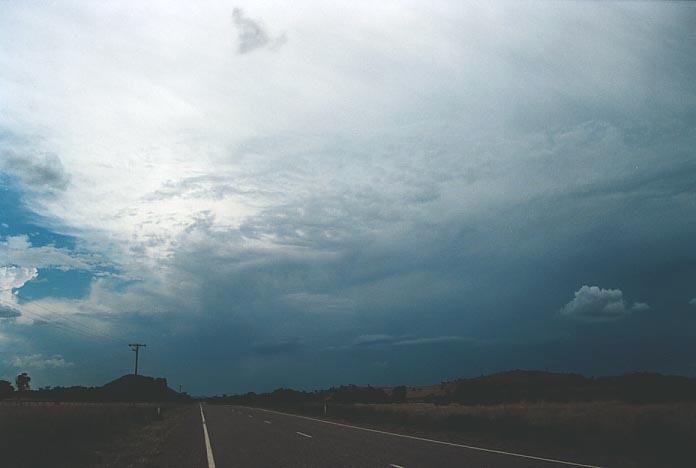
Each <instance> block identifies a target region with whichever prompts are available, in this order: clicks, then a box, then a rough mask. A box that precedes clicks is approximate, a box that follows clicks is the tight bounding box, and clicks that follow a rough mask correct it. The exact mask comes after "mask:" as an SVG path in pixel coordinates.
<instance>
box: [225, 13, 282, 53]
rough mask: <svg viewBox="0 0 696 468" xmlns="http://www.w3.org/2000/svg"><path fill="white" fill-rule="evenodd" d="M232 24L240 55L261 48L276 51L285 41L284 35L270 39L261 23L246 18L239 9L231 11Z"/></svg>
mask: <svg viewBox="0 0 696 468" xmlns="http://www.w3.org/2000/svg"><path fill="white" fill-rule="evenodd" d="M232 22H233V23H234V26H235V28H236V29H237V40H238V44H237V52H238V53H240V54H247V53H249V52H252V51H254V50H257V49H262V48H269V49H271V50H277V49H278V48H280V47H281V46H282V45H283V44H284V43H285V42H286V41H287V37H286V35H285V33H283V34H281V35H280V36H278V37H271V36H270V35H269V33H268V31H266V28H265V26H264V25H263V23H261V22H260V21H256V20H253V19H251V18H249V17H248V16H246V15H245V13H244V11H243V10H242V9H241V8H235V9H234V10H233V11H232Z"/></svg>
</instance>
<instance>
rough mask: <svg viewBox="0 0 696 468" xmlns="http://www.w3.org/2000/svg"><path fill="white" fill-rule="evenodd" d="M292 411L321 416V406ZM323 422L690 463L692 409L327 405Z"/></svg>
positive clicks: (534, 449) (558, 453)
mask: <svg viewBox="0 0 696 468" xmlns="http://www.w3.org/2000/svg"><path fill="white" fill-rule="evenodd" d="M285 409H286V410H287V409H288V408H285ZM294 410H295V411H297V412H302V413H305V414H313V415H319V414H321V410H320V407H319V405H303V406H298V407H295V408H294ZM328 417H330V418H335V419H339V420H344V421H347V422H352V423H356V424H362V425H369V426H373V427H382V428H386V429H391V430H396V431H400V432H408V433H412V434H416V435H423V436H431V437H437V438H441V439H448V440H451V441H459V442H464V443H467V442H468V443H475V444H478V445H482V446H484V447H490V448H501V449H508V450H517V451H521V452H523V453H525V452H528V453H530V454H535V455H540V456H547V457H558V458H561V459H571V460H574V461H580V462H587V463H594V464H599V465H603V466H625V467H666V466H669V467H681V466H684V467H686V466H693V460H694V457H696V452H695V448H696V404H692V403H688V404H651V405H630V404H626V403H619V402H592V403H521V404H504V405H491V406H464V405H456V404H450V405H432V404H427V403H403V404H352V405H337V404H333V405H331V404H330V405H329V408H328Z"/></svg>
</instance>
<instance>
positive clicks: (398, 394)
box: [392, 385, 408, 403]
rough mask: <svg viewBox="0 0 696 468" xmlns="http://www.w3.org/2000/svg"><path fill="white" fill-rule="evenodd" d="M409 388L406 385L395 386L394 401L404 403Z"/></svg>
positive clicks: (393, 391)
mask: <svg viewBox="0 0 696 468" xmlns="http://www.w3.org/2000/svg"><path fill="white" fill-rule="evenodd" d="M407 390H408V389H407V388H406V386H405V385H401V386H399V387H394V389H393V390H392V401H393V402H394V403H403V402H405V401H406V393H407Z"/></svg>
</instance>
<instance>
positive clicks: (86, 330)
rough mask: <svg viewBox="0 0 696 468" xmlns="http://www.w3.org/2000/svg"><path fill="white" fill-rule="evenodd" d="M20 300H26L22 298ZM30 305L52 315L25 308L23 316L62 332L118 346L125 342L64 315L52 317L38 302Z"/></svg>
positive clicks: (49, 311) (52, 312) (51, 312)
mask: <svg viewBox="0 0 696 468" xmlns="http://www.w3.org/2000/svg"><path fill="white" fill-rule="evenodd" d="M18 296H19V295H18ZM19 297H22V296H19ZM22 298H23V299H26V298H24V297H22ZM31 304H32V306H34V307H38V308H40V309H42V310H45V311H46V312H48V313H49V314H52V315H51V317H47V316H45V315H42V314H40V313H38V312H36V311H29V310H26V309H25V308H23V310H22V313H23V314H27V315H29V316H32V317H35V318H38V319H40V320H42V321H43V322H46V323H49V324H51V325H54V326H56V327H57V328H60V329H62V330H63V331H69V332H73V333H77V334H80V335H82V336H85V337H87V338H98V339H105V340H110V341H112V342H114V343H118V344H123V343H124V342H125V341H126V340H125V339H122V338H120V337H117V336H116V335H113V334H110V333H108V332H105V331H103V330H96V329H94V328H93V327H90V326H89V325H87V324H85V323H83V322H80V321H77V320H74V319H73V318H72V317H69V316H65V315H60V316H59V317H56V316H55V315H54V311H51V310H49V309H48V308H46V307H44V306H42V305H41V304H40V303H38V302H34V301H32V302H31ZM57 318H58V319H62V320H63V322H59V321H57V320H56V319H57Z"/></svg>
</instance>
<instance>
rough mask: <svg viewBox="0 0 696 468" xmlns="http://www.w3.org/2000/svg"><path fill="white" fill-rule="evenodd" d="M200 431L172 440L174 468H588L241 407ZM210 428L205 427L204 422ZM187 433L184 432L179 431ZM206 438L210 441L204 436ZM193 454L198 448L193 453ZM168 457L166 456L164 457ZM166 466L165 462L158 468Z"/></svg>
mask: <svg viewBox="0 0 696 468" xmlns="http://www.w3.org/2000/svg"><path fill="white" fill-rule="evenodd" d="M196 413H198V418H197V422H196V423H195V425H196V428H192V427H190V424H192V423H193V421H194V419H195V418H194V417H193V416H191V418H190V419H189V420H188V421H189V422H188V423H187V424H186V426H188V427H187V430H188V431H189V432H188V433H187V434H188V438H186V437H185V436H186V434H185V433H184V432H180V433H175V434H173V437H174V442H173V443H172V453H174V455H171V456H170V457H167V460H168V461H167V466H169V467H177V468H178V467H180V466H181V467H182V468H183V467H184V466H186V467H189V468H190V467H198V466H200V468H238V467H242V468H243V467H264V468H265V467H306V468H312V467H317V468H319V467H321V468H324V467H387V468H388V467H391V468H399V467H403V468H415V467H443V468H445V467H472V468H508V467H510V468H531V467H534V468H546V467H548V468H559V467H566V468H568V467H572V466H576V467H577V466H590V465H582V464H577V463H571V462H566V461H560V460H544V459H540V458H534V457H528V456H524V455H521V454H514V453H507V452H496V451H487V450H485V449H479V448H476V447H468V446H463V445H456V444H449V443H446V442H439V441H435V440H428V439H420V438H416V437H411V436H404V435H399V434H393V433H388V432H382V431H376V430H373V429H368V428H361V427H356V426H350V425H344V424H339V423H335V422H332V421H322V420H319V419H313V418H307V417H303V416H297V415H290V414H284V413H278V412H274V411H269V410H263V409H257V408H248V407H240V406H208V405H202V406H201V407H200V408H196ZM204 421H205V422H204ZM180 430H181V431H183V428H180ZM206 433H207V435H206ZM187 446H189V447H193V448H192V449H191V450H188V449H187ZM165 455H166V452H165ZM160 461H162V460H160Z"/></svg>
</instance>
